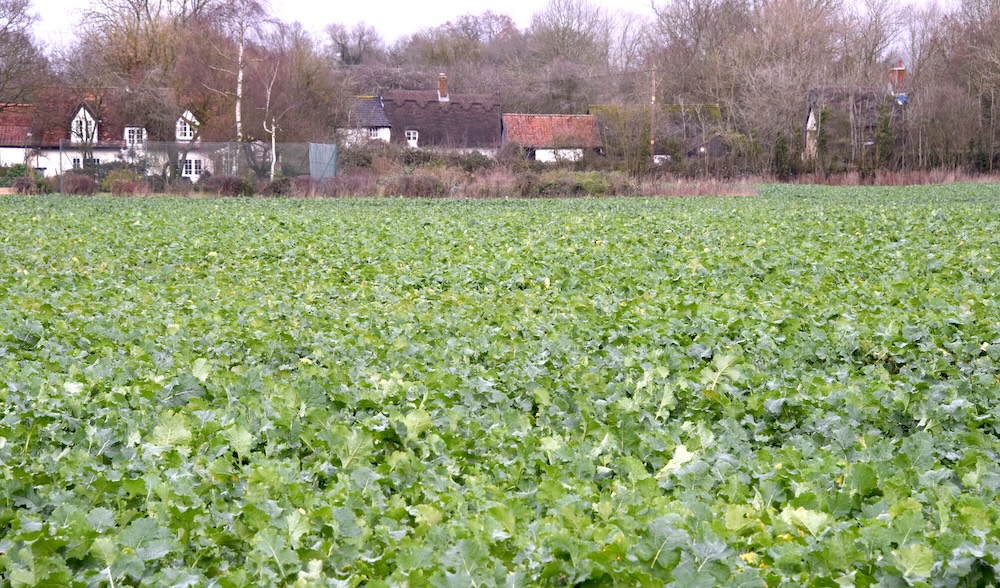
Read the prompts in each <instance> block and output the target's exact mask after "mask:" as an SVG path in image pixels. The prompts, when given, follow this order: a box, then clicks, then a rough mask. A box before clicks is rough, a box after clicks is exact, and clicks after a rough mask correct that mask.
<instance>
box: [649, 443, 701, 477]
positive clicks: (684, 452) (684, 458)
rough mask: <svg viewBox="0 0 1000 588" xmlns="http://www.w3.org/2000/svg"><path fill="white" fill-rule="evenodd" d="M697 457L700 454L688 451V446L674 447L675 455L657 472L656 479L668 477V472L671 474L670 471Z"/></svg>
mask: <svg viewBox="0 0 1000 588" xmlns="http://www.w3.org/2000/svg"><path fill="white" fill-rule="evenodd" d="M696 457H698V456H697V455H696V454H694V453H691V452H690V451H688V449H687V447H685V446H684V445H678V446H677V447H674V456H673V457H671V458H670V461H668V462H667V465H665V466H663V468H661V469H660V471H659V472H657V473H656V479H658V480H659V479H660V478H663V477H666V476H667V475H668V474H670V472H673V471H675V470H679V469H680V468H681V466H683V465H684V464H686V463H689V462H691V461H694V458H696Z"/></svg>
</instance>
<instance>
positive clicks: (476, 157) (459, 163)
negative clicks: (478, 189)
mask: <svg viewBox="0 0 1000 588" xmlns="http://www.w3.org/2000/svg"><path fill="white" fill-rule="evenodd" d="M454 163H455V165H456V167H460V168H462V170H463V171H464V172H466V173H470V174H472V173H476V172H479V171H483V170H487V169H491V168H492V167H493V166H495V165H496V164H497V162H496V161H495V160H494V159H492V158H491V157H489V156H487V155H483V154H482V153H480V152H479V151H471V152H469V153H463V154H461V155H459V156H458V157H456V158H455V162H454Z"/></svg>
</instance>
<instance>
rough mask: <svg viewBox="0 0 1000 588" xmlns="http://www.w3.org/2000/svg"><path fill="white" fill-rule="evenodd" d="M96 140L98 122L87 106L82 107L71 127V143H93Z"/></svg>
mask: <svg viewBox="0 0 1000 588" xmlns="http://www.w3.org/2000/svg"><path fill="white" fill-rule="evenodd" d="M96 139H97V120H96V119H95V118H94V116H93V115H92V114H91V113H90V110H89V109H88V108H87V107H86V106H82V107H80V110H78V111H77V113H76V116H74V117H73V122H72V124H71V125H70V142H72V143H93V142H94V141H95V140H96Z"/></svg>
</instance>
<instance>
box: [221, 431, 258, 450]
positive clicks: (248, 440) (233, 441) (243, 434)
mask: <svg viewBox="0 0 1000 588" xmlns="http://www.w3.org/2000/svg"><path fill="white" fill-rule="evenodd" d="M224 435H225V438H226V440H227V441H229V446H230V447H232V449H233V451H235V452H236V453H237V454H238V455H239V456H240V457H243V456H245V455H246V454H248V453H249V452H250V447H251V445H253V435H251V434H250V432H249V431H247V430H246V429H244V428H243V427H236V426H234V427H229V428H228V429H226V432H225V433H224Z"/></svg>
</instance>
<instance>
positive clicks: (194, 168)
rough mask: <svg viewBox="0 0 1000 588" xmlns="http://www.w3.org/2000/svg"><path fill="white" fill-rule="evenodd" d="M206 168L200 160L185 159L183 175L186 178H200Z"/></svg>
mask: <svg viewBox="0 0 1000 588" xmlns="http://www.w3.org/2000/svg"><path fill="white" fill-rule="evenodd" d="M203 170H204V167H203V165H202V161H201V160H200V159H185V160H184V167H183V171H182V172H181V175H182V176H184V177H185V178H200V177H201V174H202V171H203Z"/></svg>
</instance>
